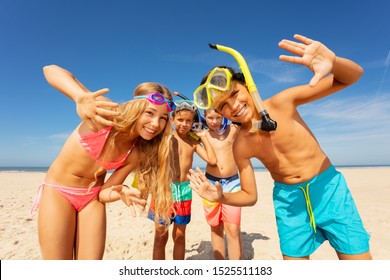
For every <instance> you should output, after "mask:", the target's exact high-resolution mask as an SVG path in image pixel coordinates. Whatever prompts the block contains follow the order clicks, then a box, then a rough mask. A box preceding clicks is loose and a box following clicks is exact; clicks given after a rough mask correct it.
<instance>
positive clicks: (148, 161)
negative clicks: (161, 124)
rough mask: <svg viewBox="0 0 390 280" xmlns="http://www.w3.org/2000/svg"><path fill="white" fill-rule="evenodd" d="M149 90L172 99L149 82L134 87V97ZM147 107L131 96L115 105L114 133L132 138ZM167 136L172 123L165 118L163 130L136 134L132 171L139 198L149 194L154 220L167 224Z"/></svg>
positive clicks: (165, 90) (169, 160)
mask: <svg viewBox="0 0 390 280" xmlns="http://www.w3.org/2000/svg"><path fill="white" fill-rule="evenodd" d="M153 92H159V93H161V94H162V95H163V96H164V97H165V98H166V99H169V100H172V95H171V92H170V91H169V89H168V88H166V87H165V86H163V85H160V84H158V83H153V82H146V83H142V84H140V85H139V86H137V87H136V88H135V90H134V96H139V95H147V94H149V93H153ZM147 107H148V101H147V100H146V99H135V100H131V101H128V102H126V103H123V104H121V105H120V107H119V111H120V113H121V114H120V116H118V117H116V118H115V119H114V120H113V122H114V127H115V129H116V131H117V132H116V133H122V134H125V135H127V136H128V137H129V138H130V139H134V140H135V135H136V131H135V127H136V123H137V120H138V118H139V117H140V116H141V114H142V113H143V112H144V111H145V109H146V108H147ZM114 137H115V135H113V138H114ZM171 137H172V126H171V124H170V121H169V120H168V121H167V124H166V126H165V128H164V129H163V131H162V132H161V133H159V134H158V135H157V136H155V137H154V138H152V139H151V140H145V139H142V138H141V137H138V139H137V140H136V141H137V143H136V147H138V149H139V151H140V158H139V161H138V165H137V169H136V170H134V173H135V176H137V178H138V188H139V190H140V191H141V196H142V198H145V199H147V198H148V196H149V195H151V196H152V200H153V201H154V205H155V209H154V210H155V221H156V222H157V221H158V220H160V219H163V220H164V221H165V222H166V223H167V224H169V217H170V214H171V212H172V208H173V207H172V206H173V196H172V191H171V182H172V178H173V172H174V169H173V158H172V154H173V153H172V142H171Z"/></svg>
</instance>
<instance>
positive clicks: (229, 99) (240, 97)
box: [213, 81, 255, 125]
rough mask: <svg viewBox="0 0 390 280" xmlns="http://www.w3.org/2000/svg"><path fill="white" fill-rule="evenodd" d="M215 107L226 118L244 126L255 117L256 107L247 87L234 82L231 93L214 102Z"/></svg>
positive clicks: (224, 94) (228, 92)
mask: <svg viewBox="0 0 390 280" xmlns="http://www.w3.org/2000/svg"><path fill="white" fill-rule="evenodd" d="M213 107H214V108H215V109H216V110H217V111H218V112H220V113H221V114H222V115H223V116H224V117H225V118H227V119H229V120H230V121H232V122H238V123H241V124H243V125H245V124H247V123H248V124H249V123H251V121H252V118H253V117H254V113H253V112H255V105H254V103H253V101H252V98H251V96H250V93H249V92H248V89H247V88H246V86H245V85H243V84H242V83H239V82H236V81H234V83H233V85H232V87H231V88H230V89H229V91H227V92H224V93H223V94H221V95H220V97H219V98H218V99H217V100H214V104H213Z"/></svg>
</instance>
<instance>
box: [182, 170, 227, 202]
mask: <svg viewBox="0 0 390 280" xmlns="http://www.w3.org/2000/svg"><path fill="white" fill-rule="evenodd" d="M187 178H188V179H189V180H190V182H191V183H190V188H191V189H192V190H193V191H195V192H196V193H198V194H199V196H200V197H202V198H204V199H206V200H208V201H210V202H219V201H220V200H221V198H222V197H223V192H222V187H221V185H220V184H219V183H218V182H216V184H215V185H213V184H211V183H210V182H209V180H208V179H207V178H206V176H205V175H204V174H203V172H202V170H200V168H199V167H197V168H196V170H195V171H194V170H192V169H190V171H189V174H188V175H187Z"/></svg>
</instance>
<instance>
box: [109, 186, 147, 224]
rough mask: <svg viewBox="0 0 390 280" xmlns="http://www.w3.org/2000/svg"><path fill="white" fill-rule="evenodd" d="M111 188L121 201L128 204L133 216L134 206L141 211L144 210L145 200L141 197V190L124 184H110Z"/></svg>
mask: <svg viewBox="0 0 390 280" xmlns="http://www.w3.org/2000/svg"><path fill="white" fill-rule="evenodd" d="M111 190H113V191H116V192H117V193H118V194H119V196H120V198H121V199H122V201H123V202H124V203H125V204H126V205H127V206H129V208H130V211H131V214H132V215H133V217H135V216H136V211H135V206H136V207H137V208H138V209H140V210H141V211H143V210H144V208H145V205H146V200H145V199H143V198H141V192H140V191H139V190H138V189H136V188H133V187H129V186H126V185H116V186H112V187H111Z"/></svg>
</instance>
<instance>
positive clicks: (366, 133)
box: [0, 0, 390, 166]
mask: <svg viewBox="0 0 390 280" xmlns="http://www.w3.org/2000/svg"><path fill="white" fill-rule="evenodd" d="M389 11H390V2H389V1H387V0H381V1H342V0H337V1H335V0H328V1H324V2H323V3H320V2H317V1H299V0H296V1H288V0H285V1H277V0H275V1H245V0H243V1H231V0H225V1H219V0H217V1H212V0H209V1H201V0H198V1H176V0H175V1H168V0H167V1H150V0H144V1H130V0H129V1H125V0H121V1H115V0H110V1H99V0H94V1H75V0H58V1H50V0H46V1H42V0H35V1H28V0H25V1H20V0H1V1H0V38H1V43H0V81H1V82H0V91H1V102H0V119H1V120H2V121H1V123H3V125H2V133H1V137H0V166H49V165H50V163H51V162H52V161H53V160H54V159H55V157H56V155H57V154H58V152H59V151H60V149H61V147H62V145H63V143H64V141H65V139H66V137H67V136H69V134H70V133H71V132H72V131H73V129H74V128H75V127H76V125H77V124H78V122H79V121H80V119H79V117H78V116H77V114H76V112H75V105H74V103H73V102H72V101H71V100H69V99H67V98H66V97H65V96H63V95H62V94H61V93H59V92H57V91H56V90H54V89H53V88H52V87H51V86H49V85H48V84H47V82H46V81H45V79H44V77H43V74H42V67H43V66H45V65H49V64H57V65H60V66H62V67H64V68H66V69H68V70H70V71H71V72H72V73H73V74H74V75H75V76H76V77H77V78H78V79H79V80H80V81H81V82H83V83H84V84H85V85H86V86H87V87H88V88H89V89H90V90H93V91H95V90H98V89H100V88H104V87H108V88H109V89H110V92H109V94H108V95H107V96H108V97H109V98H110V99H112V100H114V101H118V102H123V101H126V100H128V99H130V98H132V92H133V89H134V88H135V87H136V86H137V85H138V84H139V83H141V82H145V81H155V82H160V83H163V84H165V85H166V86H168V87H169V88H170V89H171V90H175V91H180V92H181V93H183V94H184V95H186V96H188V97H190V98H192V93H193V91H194V89H195V88H196V87H197V86H198V83H199V80H200V79H201V77H202V76H203V75H204V73H205V72H207V71H208V70H209V69H210V68H211V67H212V66H214V65H218V64H226V65H231V66H233V67H237V64H236V62H235V61H234V60H233V58H232V57H230V56H229V55H228V54H226V53H222V52H217V51H215V50H211V49H210V48H209V47H208V43H217V44H221V45H226V46H230V47H232V48H235V49H236V50H238V51H239V52H240V53H241V54H242V55H243V56H244V57H245V58H246V60H247V62H248V64H249V67H250V69H251V71H252V75H253V78H254V80H255V82H256V84H257V87H258V89H259V91H260V93H261V96H262V98H263V99H266V98H268V97H270V96H272V95H274V94H275V93H277V92H278V91H280V90H282V89H285V88H288V87H291V86H295V85H299V84H304V83H308V82H309V80H310V78H311V76H312V73H311V72H310V71H309V70H308V69H307V68H305V67H302V66H299V65H293V64H288V63H285V62H281V61H279V60H278V57H279V55H280V54H283V53H284V51H283V50H281V49H280V48H278V46H277V44H278V42H279V41H280V40H281V39H284V38H287V39H291V38H292V36H293V35H294V34H295V33H299V34H303V35H305V36H308V37H310V38H312V39H315V40H319V41H321V42H323V43H324V44H326V45H327V46H328V47H329V48H330V49H332V50H333V51H334V52H335V53H336V54H337V55H339V56H343V57H347V58H350V59H352V60H354V61H356V62H358V63H359V64H360V65H361V66H362V67H363V68H364V70H365V74H364V75H363V77H362V78H361V79H360V80H359V81H358V82H357V83H356V84H354V85H353V86H351V87H350V88H348V89H346V90H344V91H342V92H339V93H336V94H334V95H332V96H329V97H327V98H325V99H322V100H319V101H316V102H314V103H311V104H307V105H304V106H302V107H301V108H300V112H301V114H302V116H303V118H304V119H305V120H306V122H307V123H308V124H309V126H310V127H311V128H312V130H313V132H314V134H315V135H316V136H317V139H318V141H319V142H320V144H321V145H322V148H323V149H324V150H325V152H326V153H327V154H328V155H329V157H330V158H331V160H332V161H333V163H334V164H336V165H366V164H380V165H381V164H390V70H389V69H388V68H389V64H390V32H389V27H390V19H389ZM254 164H255V166H262V165H261V164H259V162H258V161H254ZM194 165H202V163H201V162H200V161H199V159H196V160H195V163H194Z"/></svg>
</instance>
